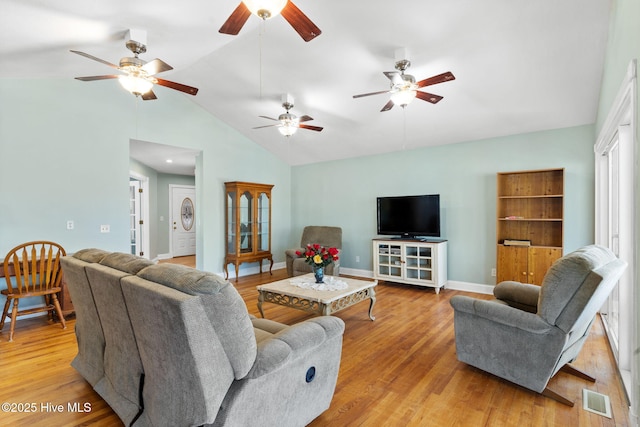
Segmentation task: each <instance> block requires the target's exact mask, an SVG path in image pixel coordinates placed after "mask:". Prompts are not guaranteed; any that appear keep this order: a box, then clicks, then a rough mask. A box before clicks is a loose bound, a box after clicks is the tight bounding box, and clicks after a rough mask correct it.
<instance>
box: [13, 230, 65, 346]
mask: <svg viewBox="0 0 640 427" xmlns="http://www.w3.org/2000/svg"><path fill="white" fill-rule="evenodd" d="M65 255H66V252H65V250H64V248H63V247H62V246H60V245H59V244H57V243H54V242H48V241H34V242H27V243H23V244H21V245H18V246H16V247H15V248H13V249H11V250H10V251H9V253H8V254H7V256H6V257H5V258H4V276H5V279H6V280H7V289H3V290H2V291H0V293H1V294H2V295H4V296H6V298H7V301H6V303H5V304H4V311H3V312H2V319H0V331H1V330H2V329H3V328H4V322H5V320H6V318H7V317H9V316H11V328H10V330H9V341H13V333H14V330H15V327H16V317H18V316H23V315H26V314H33V313H39V312H44V311H46V312H49V314H50V317H53V316H52V315H53V310H55V311H56V313H57V314H58V317H59V318H60V323H61V324H62V329H65V328H66V327H67V326H66V324H65V321H64V316H63V315H62V309H61V308H60V303H59V302H58V297H57V296H56V294H57V293H58V292H60V291H61V288H60V282H61V280H62V269H61V267H60V258H62V257H63V256H65ZM37 296H43V297H44V300H45V301H44V302H45V305H44V307H42V306H41V307H34V308H29V309H25V310H22V311H19V310H18V302H19V300H20V298H29V297H37ZM11 301H13V308H12V310H11V315H9V307H10V305H11Z"/></svg>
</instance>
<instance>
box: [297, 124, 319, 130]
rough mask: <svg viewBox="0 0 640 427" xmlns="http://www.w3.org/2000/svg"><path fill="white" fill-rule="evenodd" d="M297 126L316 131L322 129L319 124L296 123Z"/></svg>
mask: <svg viewBox="0 0 640 427" xmlns="http://www.w3.org/2000/svg"><path fill="white" fill-rule="evenodd" d="M298 127H299V128H302V129H309V130H315V131H316V132H320V131H321V130H322V129H324V128H322V127H320V126H311V125H298Z"/></svg>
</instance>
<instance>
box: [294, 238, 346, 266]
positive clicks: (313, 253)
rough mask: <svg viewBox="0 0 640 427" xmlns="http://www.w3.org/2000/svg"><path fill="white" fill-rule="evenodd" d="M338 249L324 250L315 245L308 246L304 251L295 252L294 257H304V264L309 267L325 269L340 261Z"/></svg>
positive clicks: (322, 247)
mask: <svg viewBox="0 0 640 427" xmlns="http://www.w3.org/2000/svg"><path fill="white" fill-rule="evenodd" d="M338 253H339V251H338V249H336V248H325V247H324V246H320V245H319V244H317V243H314V244H308V245H307V247H306V248H305V250H304V251H296V255H298V256H300V257H302V256H303V257H305V260H304V261H305V262H306V263H307V264H309V265H311V266H316V267H325V266H327V265H329V264H331V263H332V262H333V261H337V260H338V259H340V258H339V257H338Z"/></svg>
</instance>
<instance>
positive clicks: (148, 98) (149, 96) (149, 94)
mask: <svg viewBox="0 0 640 427" xmlns="http://www.w3.org/2000/svg"><path fill="white" fill-rule="evenodd" d="M140 96H141V98H142V99H143V100H144V101H152V100H154V99H158V98H157V97H156V94H155V93H153V91H152V90H149V92H147V93H143V94H142V95H140Z"/></svg>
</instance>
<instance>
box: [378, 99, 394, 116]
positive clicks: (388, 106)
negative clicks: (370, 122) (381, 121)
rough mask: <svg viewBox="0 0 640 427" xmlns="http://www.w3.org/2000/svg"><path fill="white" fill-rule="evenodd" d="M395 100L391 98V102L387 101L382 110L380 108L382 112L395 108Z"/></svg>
mask: <svg viewBox="0 0 640 427" xmlns="http://www.w3.org/2000/svg"><path fill="white" fill-rule="evenodd" d="M393 105H394V104H393V101H392V100H389V102H387V103H386V104H384V107H382V110H380V112H381V113H383V112H385V111H389V110H391V109H392V108H393Z"/></svg>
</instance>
